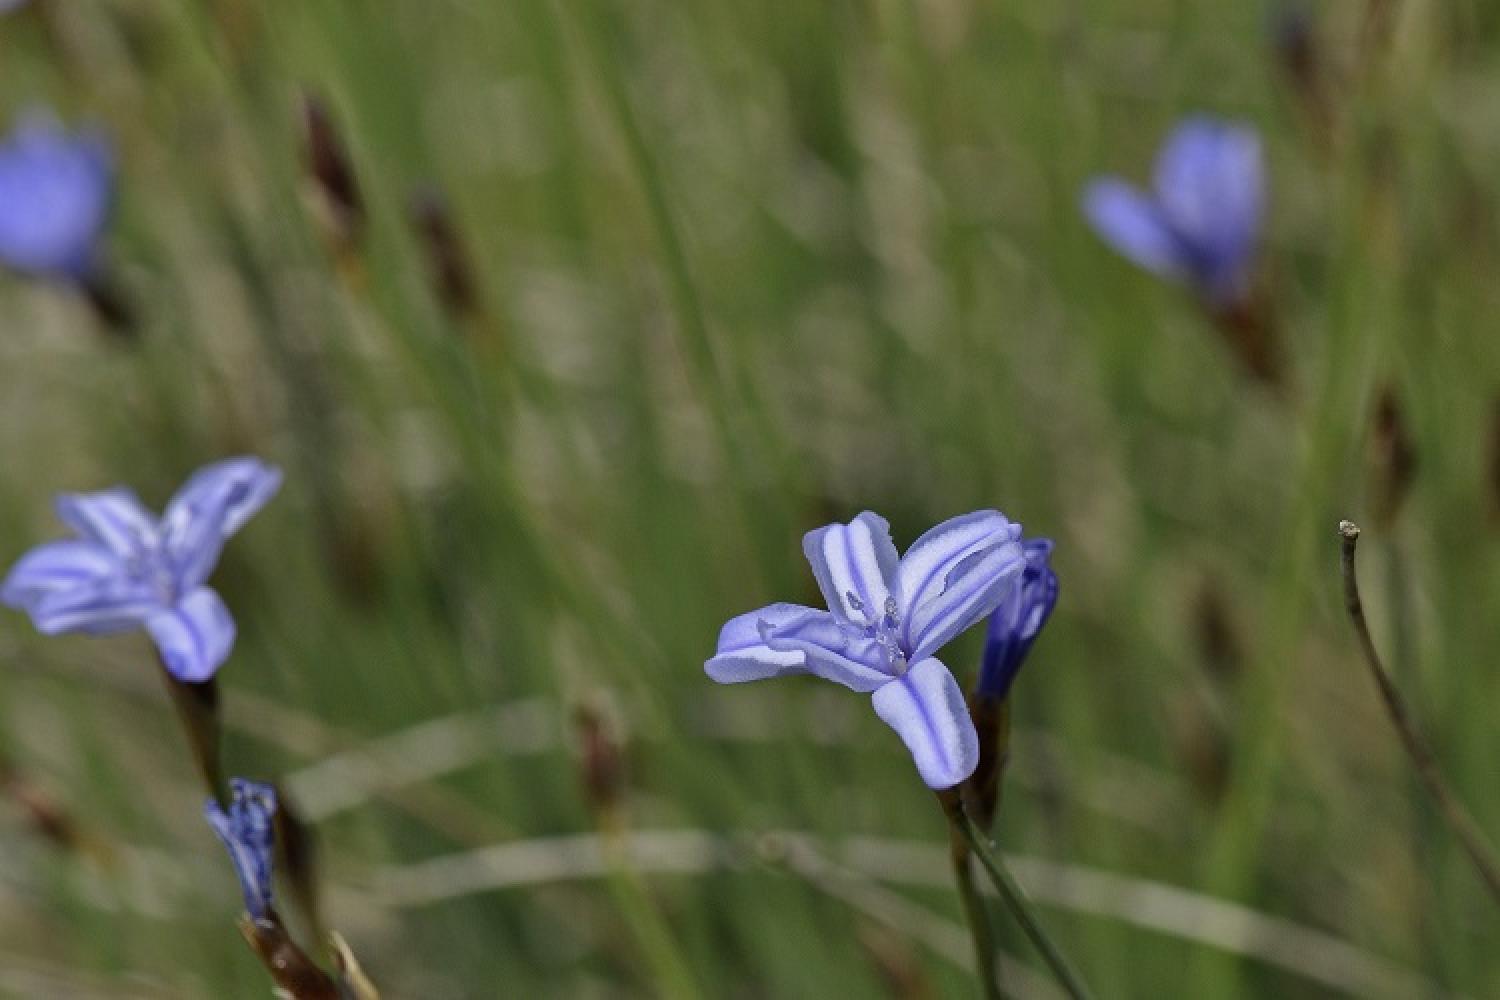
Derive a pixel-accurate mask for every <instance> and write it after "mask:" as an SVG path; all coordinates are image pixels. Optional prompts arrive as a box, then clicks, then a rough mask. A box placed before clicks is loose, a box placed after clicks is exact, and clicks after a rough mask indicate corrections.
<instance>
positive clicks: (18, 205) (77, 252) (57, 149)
mask: <svg viewBox="0 0 1500 1000" xmlns="http://www.w3.org/2000/svg"><path fill="white" fill-rule="evenodd" d="M113 181H114V166H113V157H112V156H111V154H110V148H109V144H108V143H107V142H106V141H105V139H104V137H103V136H101V135H99V134H97V133H94V132H78V133H69V132H67V131H65V130H64V129H63V128H62V126H61V125H59V124H58V123H57V121H56V120H55V119H53V118H51V117H50V116H48V115H45V114H41V113H37V112H32V113H30V114H28V115H27V116H25V117H24V118H22V120H21V121H20V122H19V123H18V124H17V125H16V126H15V128H14V129H12V130H11V133H10V135H9V136H7V137H6V138H5V140H4V141H3V142H0V263H3V264H5V265H6V266H8V267H10V268H12V269H14V270H16V271H20V272H21V273H23V274H29V275H33V276H37V277H51V278H64V279H68V280H73V281H84V280H86V279H87V278H88V277H90V275H91V274H92V272H93V270H94V267H95V265H96V263H97V252H96V251H97V246H98V242H99V234H100V233H101V232H103V230H104V224H105V222H106V221H107V220H108V218H109V209H110V202H111V200H112V196H113V187H114V183H113Z"/></svg>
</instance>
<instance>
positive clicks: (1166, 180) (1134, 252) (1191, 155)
mask: <svg viewBox="0 0 1500 1000" xmlns="http://www.w3.org/2000/svg"><path fill="white" fill-rule="evenodd" d="M1153 187H1154V190H1153V191H1151V192H1145V191H1141V190H1140V189H1138V188H1137V187H1135V186H1134V185H1132V184H1130V183H1128V182H1127V181H1124V180H1122V179H1120V178H1118V177H1103V178H1099V179H1097V180H1095V181H1093V182H1092V183H1091V184H1089V186H1088V188H1087V189H1086V191H1085V192H1084V198H1083V210H1084V214H1085V215H1086V216H1087V218H1088V220H1089V222H1090V224H1091V225H1093V227H1094V229H1095V230H1096V231H1097V232H1098V233H1099V235H1100V236H1101V237H1103V238H1104V240H1105V241H1106V242H1108V243H1109V244H1110V245H1111V246H1113V247H1114V248H1115V249H1116V250H1118V251H1119V252H1120V253H1122V254H1124V255H1125V256H1126V257H1128V258H1130V259H1131V260H1132V261H1134V262H1135V263H1136V264H1138V265H1140V266H1141V267H1143V268H1145V269H1146V270H1148V271H1151V272H1153V273H1155V274H1159V275H1162V276H1163V277H1167V278H1171V279H1174V280H1177V281H1182V282H1185V283H1187V284H1188V285H1190V286H1192V287H1193V288H1194V289H1195V290H1196V291H1197V292H1198V293H1199V294H1200V295H1201V296H1203V297H1204V298H1205V299H1206V300H1208V301H1209V302H1210V303H1211V304H1213V305H1216V306H1223V305H1227V304H1231V303H1233V302H1235V301H1237V300H1239V299H1241V298H1243V297H1244V296H1245V295H1246V294H1247V293H1248V291H1249V285H1250V270H1251V266H1252V265H1253V263H1254V256H1255V250H1256V245H1257V241H1258V239H1259V237H1260V228H1261V219H1262V216H1263V215H1264V212H1265V202H1266V191H1265V187H1266V182H1265V170H1264V165H1263V163H1262V158H1261V146H1260V138H1259V136H1258V135H1257V134H1256V132H1255V130H1254V129H1252V128H1250V127H1249V126H1245V125H1240V124H1235V123H1232V122H1225V121H1220V120H1218V119H1214V118H1209V117H1206V116H1201V115H1200V116H1195V117H1191V118H1188V119H1186V120H1185V121H1183V122H1182V123H1181V124H1180V125H1178V126H1177V128H1176V129H1175V130H1174V131H1173V132H1172V134H1171V136H1169V137H1168V139H1167V142H1166V145H1164V146H1163V147H1162V150H1161V152H1160V154H1158V156H1157V159H1156V174H1155V180H1154V184H1153Z"/></svg>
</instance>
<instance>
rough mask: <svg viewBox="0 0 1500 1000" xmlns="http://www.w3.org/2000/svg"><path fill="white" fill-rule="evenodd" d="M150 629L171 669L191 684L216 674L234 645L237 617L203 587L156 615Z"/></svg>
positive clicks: (175, 675) (150, 623) (179, 678)
mask: <svg viewBox="0 0 1500 1000" xmlns="http://www.w3.org/2000/svg"><path fill="white" fill-rule="evenodd" d="M146 630H147V631H148V632H150V633H151V638H152V639H154V640H155V641H156V648H157V649H158V650H159V651H160V652H161V659H162V663H163V664H165V665H166V668H167V672H168V673H170V674H171V675H172V676H173V677H176V678H177V679H178V680H180V681H186V682H187V683H189V684H197V683H200V682H202V681H206V680H208V679H209V678H210V677H212V676H213V675H214V672H215V671H216V670H218V669H219V666H220V665H221V664H223V662H224V661H225V660H227V659H228V658H229V651H230V650H231V649H233V648H234V631H235V629H234V619H233V618H231V617H230V616H229V609H228V608H226V607H224V602H223V601H221V600H220V599H219V595H218V594H216V593H214V592H213V591H212V590H210V589H209V588H208V587H199V588H198V589H197V590H195V591H193V592H192V593H190V594H188V595H187V597H185V598H183V599H182V600H181V601H179V602H178V603H177V606H176V607H173V608H169V609H167V610H165V611H161V612H160V613H158V614H156V615H153V616H152V617H151V618H150V619H149V620H148V621H147V622H146Z"/></svg>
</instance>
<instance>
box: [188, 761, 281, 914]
mask: <svg viewBox="0 0 1500 1000" xmlns="http://www.w3.org/2000/svg"><path fill="white" fill-rule="evenodd" d="M229 788H230V791H231V792H232V793H233V795H234V799H233V801H231V802H230V803H229V809H228V810H225V809H224V808H223V807H222V806H220V805H219V803H218V802H216V801H215V800H213V799H209V800H208V801H207V802H205V803H204V804H203V817H204V818H205V819H207V820H208V825H209V826H211V827H213V830H214V833H217V834H218V835H219V839H220V840H222V841H223V842H224V846H225V847H226V848H228V849H229V860H230V862H232V863H233V864H234V871H235V874H236V875H238V876H239V879H240V891H241V892H243V893H244V894H245V911H246V912H247V913H249V914H250V915H251V916H252V917H255V918H256V919H263V918H264V917H265V916H266V915H267V914H268V913H270V911H271V859H272V855H273V853H274V851H273V848H274V847H275V842H276V823H275V819H276V789H274V788H272V787H271V786H270V785H263V784H260V783H259V782H255V781H246V780H245V779H244V778H231V779H230V780H229Z"/></svg>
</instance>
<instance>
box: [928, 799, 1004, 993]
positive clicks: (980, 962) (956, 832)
mask: <svg viewBox="0 0 1500 1000" xmlns="http://www.w3.org/2000/svg"><path fill="white" fill-rule="evenodd" d="M938 802H939V803H940V804H941V805H942V807H943V814H944V815H945V816H947V817H948V837H949V841H950V843H949V857H950V858H951V860H952V862H953V881H954V882H955V884H957V886H958V898H959V900H960V901H962V903H963V905H964V917H965V918H966V919H967V923H968V925H969V935H970V937H972V938H973V940H974V968H975V971H977V972H978V973H979V985H980V988H981V990H982V991H983V994H984V998H985V1000H1000V995H1001V994H1000V980H999V977H998V975H997V971H996V966H997V963H996V961H995V957H996V953H995V937H994V933H993V932H992V931H991V929H990V916H989V914H988V913H987V912H985V908H984V899H983V898H982V897H981V896H980V895H979V887H978V886H977V885H975V884H974V866H973V864H972V863H971V862H970V860H969V856H970V851H969V843H968V838H967V837H966V836H965V835H964V832H963V830H962V829H960V826H959V824H960V823H961V822H962V820H961V819H960V816H961V814H962V812H963V808H962V806H961V805H960V804H959V801H958V793H957V790H956V789H948V790H946V791H942V792H938Z"/></svg>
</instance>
